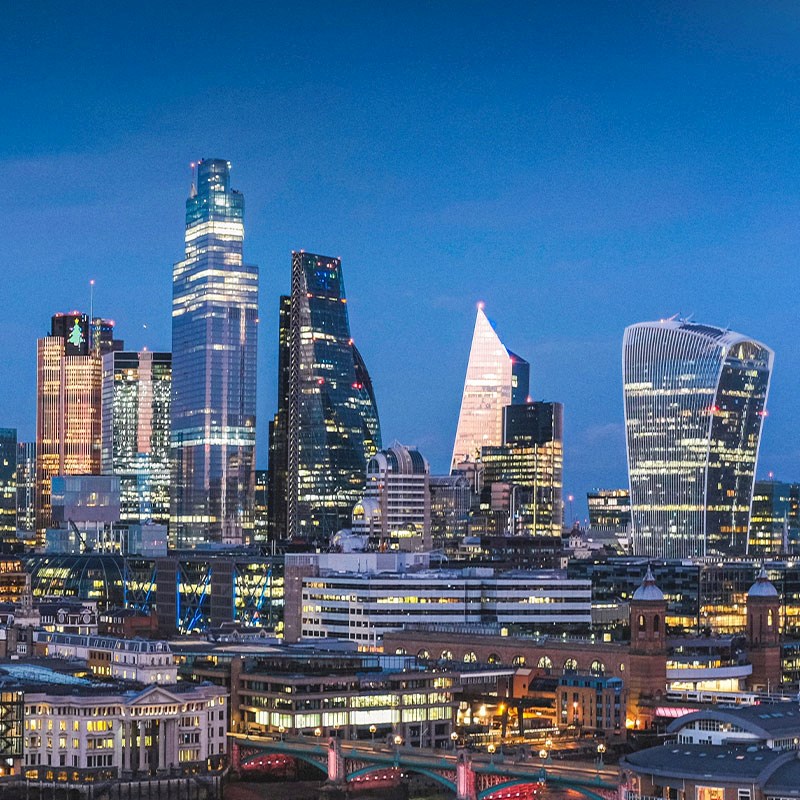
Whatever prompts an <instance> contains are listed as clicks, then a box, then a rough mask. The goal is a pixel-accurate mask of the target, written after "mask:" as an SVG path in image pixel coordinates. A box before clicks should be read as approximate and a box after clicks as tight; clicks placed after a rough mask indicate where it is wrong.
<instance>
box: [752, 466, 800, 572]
mask: <svg viewBox="0 0 800 800" xmlns="http://www.w3.org/2000/svg"><path fill="white" fill-rule="evenodd" d="M798 500H800V485H798V484H796V483H782V482H781V481H775V480H772V479H770V480H766V481H755V483H754V487H753V506H752V511H751V513H750V534H749V536H748V541H747V554H748V555H750V556H756V557H762V558H763V557H766V558H771V557H774V556H778V555H781V554H796V553H797V552H798V546H800V503H798Z"/></svg>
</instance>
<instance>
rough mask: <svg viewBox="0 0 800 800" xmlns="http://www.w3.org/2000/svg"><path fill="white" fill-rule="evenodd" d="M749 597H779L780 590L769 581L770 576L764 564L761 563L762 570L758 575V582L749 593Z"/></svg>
mask: <svg viewBox="0 0 800 800" xmlns="http://www.w3.org/2000/svg"><path fill="white" fill-rule="evenodd" d="M747 596H748V597H777V596H778V590H777V589H776V588H775V585H774V584H773V583H772V581H771V580H770V579H769V575H767V570H766V568H765V567H764V563H763V562H762V563H761V569H760V570H759V573H758V575H756V582H755V583H754V584H753V585H752V586H751V587H750V591H749V592H748V593H747Z"/></svg>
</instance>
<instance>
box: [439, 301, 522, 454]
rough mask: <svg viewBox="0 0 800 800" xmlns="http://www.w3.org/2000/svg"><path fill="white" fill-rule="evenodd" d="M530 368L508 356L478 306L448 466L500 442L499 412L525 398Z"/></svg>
mask: <svg viewBox="0 0 800 800" xmlns="http://www.w3.org/2000/svg"><path fill="white" fill-rule="evenodd" d="M529 382H530V365H529V364H528V362H527V361H525V359H523V358H520V357H519V356H518V355H515V354H514V353H512V352H511V351H510V350H509V349H508V348H507V347H506V346H505V345H504V344H503V343H502V342H501V341H500V337H499V336H498V335H497V332H496V331H495V329H494V326H493V325H492V323H491V322H490V321H489V319H488V318H487V316H486V314H485V313H484V311H483V303H480V304H479V305H478V315H477V318H476V319H475V330H474V332H473V334H472V346H471V347H470V351H469V363H468V365H467V376H466V379H465V381H464V394H463V396H462V398H461V411H460V413H459V415H458V428H457V429H456V439H455V445H454V447H453V459H452V462H451V464H452V466H456V464H459V463H461V462H462V461H465V460H466V459H472V460H475V459H476V458H477V457H478V456H479V455H480V452H481V448H483V447H488V446H492V445H500V444H502V442H503V409H504V408H505V407H506V406H508V405H511V404H512V403H513V404H520V403H525V401H526V400H527V399H528V391H529Z"/></svg>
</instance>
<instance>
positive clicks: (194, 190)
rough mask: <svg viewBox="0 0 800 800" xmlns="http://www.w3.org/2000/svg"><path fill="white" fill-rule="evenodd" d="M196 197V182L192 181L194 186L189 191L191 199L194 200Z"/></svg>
mask: <svg viewBox="0 0 800 800" xmlns="http://www.w3.org/2000/svg"><path fill="white" fill-rule="evenodd" d="M195 197H197V186H195V183H194V181H192V185H191V187H190V189H189V198H190V199H193V198H195Z"/></svg>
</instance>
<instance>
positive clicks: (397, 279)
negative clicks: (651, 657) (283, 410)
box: [0, 4, 800, 516]
mask: <svg viewBox="0 0 800 800" xmlns="http://www.w3.org/2000/svg"><path fill="white" fill-rule="evenodd" d="M574 8H575V10H576V14H574V15H573V14H563V13H562V12H556V11H552V10H548V9H529V8H527V7H525V6H523V5H521V4H520V5H519V6H515V7H514V8H513V9H512V10H511V11H510V12H509V14H507V15H495V14H491V13H490V12H489V10H488V9H487V10H482V9H480V8H478V7H475V6H468V7H466V8H463V9H462V10H461V11H460V14H459V20H460V26H459V30H460V35H459V36H458V37H453V38H452V39H449V40H448V41H447V42H444V43H443V42H441V41H440V37H438V36H437V35H436V34H435V32H436V31H438V30H441V29H442V28H443V26H446V25H447V18H448V13H447V11H446V10H428V11H427V12H426V13H425V15H420V17H422V16H424V18H425V24H419V23H420V19H419V18H417V17H416V16H415V15H414V14H409V15H408V16H406V17H405V18H403V17H402V16H401V15H397V14H393V13H392V12H391V11H386V10H374V11H369V12H363V13H362V14H356V13H353V12H352V11H351V12H350V13H349V14H345V15H344V17H343V18H341V19H337V18H335V16H333V15H331V14H330V13H329V12H326V11H325V9H324V8H322V6H314V5H313V4H310V5H309V9H310V10H311V11H312V13H309V14H308V15H307V17H308V22H307V25H308V27H307V29H306V30H305V31H304V35H305V36H306V42H307V44H308V45H309V46H308V48H306V49H305V51H304V54H303V56H300V55H299V54H298V53H296V52H295V51H294V48H293V47H292V46H291V45H290V42H292V41H293V36H294V34H295V33H296V26H295V24H294V22H293V20H292V19H291V15H288V14H283V13H280V12H279V13H276V14H275V15H274V17H271V18H270V19H269V24H260V21H259V20H255V22H253V21H252V20H247V24H245V20H244V19H243V18H242V17H241V16H239V15H237V14H233V15H231V17H230V18H229V19H228V20H227V21H226V29H227V31H228V33H227V34H226V35H227V36H228V37H230V41H236V43H237V44H236V51H237V61H236V64H235V65H233V64H231V65H230V67H225V66H224V65H223V66H217V65H215V66H213V67H212V65H211V64H210V63H208V64H207V65H206V64H202V65H197V64H196V63H195V60H196V59H195V58H194V56H195V54H196V50H197V48H198V47H205V48H207V49H209V50H210V49H211V47H212V46H214V44H215V43H214V40H213V38H212V35H211V31H210V30H207V29H204V28H202V26H200V25H198V24H194V22H193V21H191V20H193V19H194V14H192V15H190V16H189V17H184V15H182V14H180V15H179V14H177V13H173V12H172V11H168V12H165V15H166V16H165V17H164V18H163V19H162V20H161V21H160V22H161V24H159V25H153V24H148V25H144V24H140V23H139V22H136V23H134V24H130V25H128V24H126V25H125V30H126V37H128V38H127V41H128V43H129V48H128V49H129V50H130V52H131V57H130V58H127V59H122V58H119V57H117V56H116V55H114V54H108V55H107V56H106V58H105V61H104V70H103V78H102V80H101V81H91V80H87V79H86V78H87V76H89V75H95V74H96V69H95V68H94V64H95V61H94V57H93V51H91V50H86V49H83V48H80V49H78V51H76V50H75V48H72V47H66V46H65V42H66V41H68V40H69V34H70V32H72V33H73V34H76V33H77V29H76V25H78V24H79V23H78V20H80V24H82V25H85V26H86V36H87V37H89V38H90V39H91V38H92V37H98V39H97V40H98V41H112V40H113V37H114V33H113V32H114V31H117V30H118V19H116V18H115V16H114V14H113V13H112V12H110V11H109V12H104V13H103V14H98V15H91V19H88V20H86V19H83V16H82V15H81V13H80V11H76V12H75V13H74V14H73V15H71V16H72V19H69V18H68V17H67V15H66V14H64V15H63V16H62V13H61V12H60V11H54V13H53V14H51V15H47V16H39V14H38V12H36V11H35V10H32V9H31V10H26V11H22V12H21V13H20V14H19V15H15V17H17V18H15V19H14V20H12V21H11V22H10V27H9V29H8V31H6V32H5V33H4V34H3V35H4V36H9V35H11V36H13V35H15V34H17V35H19V33H20V30H22V29H24V27H22V26H24V25H26V24H27V25H29V26H30V25H32V24H34V23H35V25H36V29H37V30H38V31H39V40H38V45H37V47H35V48H29V49H30V50H31V52H30V53H29V52H26V51H25V49H24V48H21V47H19V45H17V44H14V42H13V41H9V47H8V52H9V56H10V57H9V62H10V63H11V64H12V65H13V70H14V71H13V72H12V74H11V75H10V78H9V84H10V86H11V92H12V95H11V100H12V102H11V106H12V109H13V110H14V112H16V113H12V114H10V115H9V116H10V124H9V126H8V128H7V129H6V130H5V131H4V133H3V143H4V144H5V145H6V146H5V147H4V152H5V153H7V156H6V157H5V159H4V166H5V167H6V171H5V174H6V177H7V181H8V186H9V192H8V195H7V197H6V199H5V200H4V201H3V202H4V213H5V214H6V218H7V221H8V224H9V225H11V226H12V227H13V229H14V230H15V231H16V235H15V236H14V237H11V238H10V240H9V241H8V242H7V253H6V257H7V259H8V263H9V264H12V265H14V266H15V268H14V269H8V270H5V271H4V278H5V282H4V287H3V288H4V289H6V294H7V296H9V297H10V298H12V300H13V302H11V303H9V304H8V305H7V309H8V328H7V331H8V333H9V334H10V336H9V338H8V339H6V340H5V341H6V344H5V346H4V348H3V356H4V369H3V376H4V379H5V380H6V381H7V382H8V383H9V384H11V385H13V386H15V387H16V391H14V392H9V393H7V395H6V396H5V397H3V398H0V419H1V420H2V424H3V425H4V426H6V427H15V428H17V429H18V431H19V438H20V440H22V441H29V440H31V439H32V438H33V428H34V417H33V414H32V412H31V411H30V410H29V409H31V408H32V407H33V403H34V401H35V369H34V367H33V366H32V361H33V355H32V352H33V350H32V348H33V344H32V343H33V342H34V341H35V339H36V338H37V337H39V336H41V335H42V334H43V333H44V331H45V330H46V322H47V316H48V314H49V312H50V310H51V309H59V308H61V309H65V308H70V307H79V308H87V306H88V295H89V288H88V280H89V278H95V279H96V282H97V283H96V286H95V299H96V303H97V307H98V308H102V309H103V312H104V313H107V314H110V315H111V316H113V317H115V319H116V321H117V327H118V330H119V331H120V332H121V335H123V336H124V337H125V338H126V339H128V340H129V346H130V347H131V348H132V349H136V350H140V349H142V347H143V346H147V347H148V348H149V349H150V350H154V351H161V350H169V349H170V344H169V323H170V320H169V288H168V287H169V265H170V263H171V261H172V260H173V258H174V255H175V253H176V252H177V248H178V247H179V242H180V239H179V238H178V237H179V235H180V233H179V231H180V226H181V214H180V206H181V203H182V201H183V199H184V197H185V193H186V191H187V189H188V186H189V174H188V172H189V171H188V163H189V162H190V161H192V160H193V159H196V158H198V157H201V156H214V155H217V154H219V155H223V156H225V157H227V158H230V159H231V161H232V162H233V163H234V180H235V185H237V186H238V187H240V188H241V189H242V191H243V192H245V193H246V194H247V197H248V258H249V259H250V260H252V261H253V262H255V263H258V264H260V265H261V267H262V273H263V276H264V277H263V286H264V291H263V293H262V295H263V296H262V299H261V309H260V310H261V320H262V322H261V325H260V330H259V350H260V353H259V390H260V393H259V407H258V412H257V416H258V417H259V418H260V424H259V426H258V427H259V433H258V442H257V460H258V465H259V466H260V467H265V466H266V463H267V430H266V427H267V426H266V424H265V422H266V420H268V419H269V418H271V416H272V414H273V413H274V410H275V408H276V407H277V398H276V394H275V387H274V380H273V379H272V376H273V375H274V374H275V371H276V369H275V365H276V363H277V348H276V346H275V342H276V340H277V334H276V331H277V325H278V322H277V314H276V312H275V309H276V307H277V297H278V296H279V294H280V293H286V291H288V277H287V276H286V267H285V264H286V259H287V258H288V254H289V252H290V251H291V250H292V249H298V248H306V249H308V250H313V251H316V252H326V253H334V254H336V255H338V256H341V257H342V259H343V261H344V263H345V264H346V265H347V270H348V284H349V293H350V301H351V302H350V310H351V316H352V323H353V329H354V330H356V331H358V337H357V344H358V347H359V349H360V350H361V351H362V352H363V355H364V358H365V361H366V362H367V363H368V364H369V365H370V370H371V373H372V377H373V380H374V383H375V391H376V394H377V399H378V404H379V406H380V408H381V415H382V422H383V427H384V429H385V435H386V438H387V440H392V439H393V438H398V439H400V440H401V441H404V442H408V443H410V444H415V445H417V446H418V447H419V448H420V450H421V452H422V453H423V454H424V455H425V456H426V458H428V459H429V460H430V462H431V470H432V473H442V472H444V471H446V470H447V467H448V465H449V464H448V462H449V458H450V455H451V448H452V442H453V435H454V431H455V425H456V419H457V414H458V402H459V398H460V388H461V384H462V381H463V375H464V369H465V366H466V360H467V352H468V339H469V335H470V328H471V325H472V322H473V317H472V315H473V313H474V307H475V303H476V302H477V301H479V300H484V301H485V302H486V304H487V308H488V309H490V310H491V313H492V316H493V317H494V318H495V319H496V320H497V322H498V327H499V331H500V335H501V337H503V338H504V339H505V340H507V341H509V342H512V343H513V345H514V349H515V351H516V352H520V353H522V354H523V355H524V356H525V357H526V359H528V360H529V361H530V362H531V366H532V380H533V385H534V388H535V391H534V393H533V396H534V398H535V399H544V400H551V401H558V402H564V403H565V493H570V494H573V495H574V496H575V497H576V511H578V509H579V508H581V509H582V506H583V502H584V493H585V491H586V490H587V489H588V488H591V487H592V486H609V487H614V486H623V485H624V483H625V448H624V425H623V415H622V402H621V397H622V388H621V375H620V371H619V349H620V343H621V337H622V331H623V330H624V328H625V327H626V326H627V325H629V324H632V323H635V322H638V321H641V320H643V319H652V318H659V317H662V316H664V317H666V316H670V315H671V314H673V313H676V312H682V313H684V314H689V313H691V312H694V313H695V316H696V318H698V319H702V320H705V321H708V322H709V323H713V324H717V325H720V326H723V327H725V326H729V327H731V328H734V329H738V330H746V331H748V332H749V333H750V334H751V335H752V336H753V337H754V338H756V339H758V340H763V341H767V342H770V343H771V346H773V348H774V349H775V351H776V357H777V359H778V368H777V370H776V373H775V376H774V382H773V385H772V388H771V404H770V405H771V409H770V411H771V415H770V418H769V420H768V422H767V424H766V426H765V431H764V440H763V445H762V448H761V459H760V470H759V472H760V474H761V475H762V476H763V475H765V474H766V473H767V472H768V471H772V472H774V473H775V475H776V476H777V477H778V478H780V479H782V480H787V481H792V480H795V479H796V477H797V475H798V473H800V448H798V443H797V441H796V437H795V436H794V434H793V419H792V414H791V410H792V407H793V405H792V398H793V397H794V396H796V394H797V392H798V387H799V385H800V368H798V367H799V366H800V364H798V363H797V359H798V358H800V357H799V356H796V355H795V352H794V351H795V348H794V347H793V341H794V338H793V337H794V327H795V323H794V316H795V315H794V313H793V311H792V310H791V309H790V308H789V306H788V304H787V303H786V302H785V299H784V298H786V297H789V296H791V295H792V294H794V293H795V292H796V290H797V288H798V285H797V282H798V277H797V276H796V275H795V272H796V271H795V270H792V269H787V265H791V264H793V263H794V258H795V256H794V254H795V253H796V251H797V242H796V238H797V232H796V230H795V229H796V225H795V219H796V218H797V214H798V212H799V211H800V203H798V201H797V200H796V199H795V197H796V194H797V192H796V185H795V184H796V180H795V177H794V176H795V175H796V174H797V168H796V166H797V165H796V156H795V155H794V153H793V148H791V147H789V146H788V145H787V143H789V142H792V141H795V140H796V138H797V136H796V133H797V131H796V128H797V123H796V122H795V121H794V117H793V115H791V114H787V113H786V109H787V108H791V103H792V102H793V101H792V96H793V88H792V87H793V82H792V80H791V75H792V74H793V71H794V70H795V69H796V68H797V65H798V57H797V53H796V48H795V46H794V42H795V38H796V37H795V34H796V32H797V28H798V20H797V17H796V14H794V13H792V12H787V11H786V10H785V9H783V10H781V9H777V8H771V9H767V10H765V9H759V10H758V11H755V10H753V9H747V8H746V7H743V6H735V7H734V8H732V9H728V12H727V13H725V14H722V13H721V12H715V11H713V10H708V9H705V10H702V9H700V10H694V11H692V12H690V11H688V10H686V9H683V10H680V9H674V10H673V12H672V13H671V14H669V15H654V14H651V13H650V12H648V11H646V10H643V9H641V8H638V7H637V6H636V5H635V4H630V5H622V6H620V7H619V8H614V9H610V10H609V9H606V10H605V11H602V12H601V11H598V10H596V9H592V8H591V7H590V6H589V5H587V4H575V6H574ZM190 18H191V19H190ZM576 19H581V20H582V23H581V24H574V23H575V20H576ZM187 20H190V21H187ZM262 21H263V20H262ZM259 29H263V31H262V33H260V34H259V35H258V36H256V33H255V32H256V30H259ZM80 33H81V35H82V33H83V32H82V31H81V32H80ZM20 38H21V40H24V36H22V37H20ZM500 42H502V47H501V46H500V45H499V44H498V43H500ZM323 52H324V53H325V55H324V56H323V55H322V53H323ZM576 54H577V55H576ZM95 55H96V53H95ZM192 64H194V66H191V67H190V65H192ZM16 70H19V73H17V72H16ZM59 73H63V74H64V75H65V80H66V84H65V85H64V86H58V87H56V86H55V84H53V82H52V78H51V76H52V75H53V74H59ZM163 74H169V75H171V76H172V77H171V78H170V79H169V80H167V81H164V80H161V76H162V75H163ZM73 76H74V77H73ZM20 87H26V88H25V90H23V89H21V88H20ZM406 87H408V88H406ZM412 87H413V88H412ZM121 90H122V91H121ZM209 91H213V94H214V98H215V103H216V106H215V110H214V113H211V114H208V115H206V118H205V119H204V120H203V124H202V125H199V124H198V122H197V120H198V117H197V108H198V105H199V104H200V103H204V102H206V101H207V98H208V92H209ZM34 96H35V97H37V101H36V103H35V105H34V104H32V103H31V101H30V97H34ZM122 98H124V102H123V99H122ZM298 107H304V108H314V109H315V111H316V112H317V113H318V114H319V117H320V119H325V120H327V121H328V123H327V124H325V125H322V124H320V125H315V126H307V125H305V123H303V122H302V121H301V119H300V115H295V114H293V113H291V111H292V109H295V108H298ZM490 141H491V142H492V143H493V146H492V147H487V142H490ZM143 197H146V198H147V201H146V202H142V200H141V198H143ZM162 223H163V224H162ZM144 230H146V231H147V235H145V236H143V235H142V231H144ZM54 234H55V235H54ZM748 286H750V287H757V291H755V294H756V295H758V296H757V297H756V298H755V300H754V301H751V299H750V298H749V297H747V296H745V295H749V294H751V292H745V291H743V289H742V287H748ZM434 318H435V320H436V325H435V326H433V325H425V324H420V320H422V321H425V320H430V319H434ZM408 324H411V325H415V335H414V336H413V337H408V338H407V339H403V338H401V340H400V341H399V342H398V341H396V339H397V337H393V336H391V335H389V332H390V331H394V330H402V329H403V326H404V325H408ZM144 325H146V326H147V327H146V328H145V327H143V326H144ZM12 344H13V346H12ZM441 353H448V354H452V355H451V356H450V357H449V358H447V359H441V358H440V354H441ZM434 363H435V364H437V367H438V370H439V374H438V376H437V380H436V382H435V385H432V386H431V387H430V388H429V389H428V390H427V391H425V392H413V393H412V392H409V389H408V387H410V386H414V385H416V384H418V383H419V382H420V381H424V380H425V378H426V376H427V375H428V374H429V369H430V365H431V364H434ZM448 451H450V452H448ZM581 516H583V512H582V513H581Z"/></svg>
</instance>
